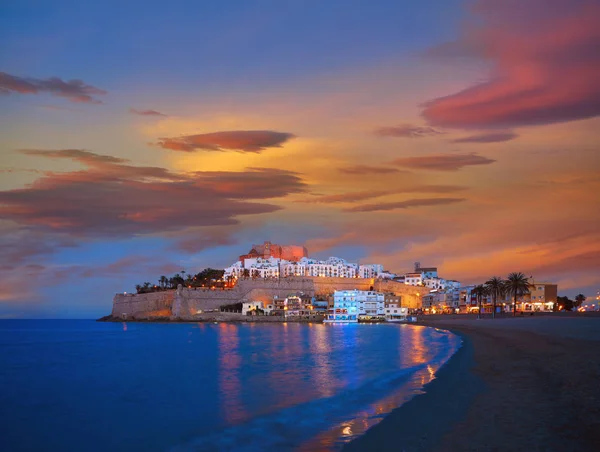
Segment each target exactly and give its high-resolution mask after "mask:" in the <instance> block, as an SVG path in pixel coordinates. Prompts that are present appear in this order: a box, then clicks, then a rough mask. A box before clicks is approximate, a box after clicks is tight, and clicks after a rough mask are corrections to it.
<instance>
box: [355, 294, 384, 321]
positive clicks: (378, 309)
mask: <svg viewBox="0 0 600 452" xmlns="http://www.w3.org/2000/svg"><path fill="white" fill-rule="evenodd" d="M356 299H357V301H358V315H359V317H383V316H384V315H385V303H384V301H385V300H384V295H383V293H381V292H373V291H366V290H358V291H357V294H356Z"/></svg>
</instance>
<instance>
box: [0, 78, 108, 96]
mask: <svg viewBox="0 0 600 452" xmlns="http://www.w3.org/2000/svg"><path fill="white" fill-rule="evenodd" d="M10 93H19V94H40V93H49V94H51V95H52V96H58V97H64V98H66V99H68V100H69V101H71V102H76V103H88V104H101V103H102V102H101V101H100V100H98V99H96V98H95V97H94V96H99V95H104V94H106V91H104V90H102V89H100V88H96V87H95V86H92V85H86V84H85V83H84V82H83V81H82V80H69V81H68V82H67V81H64V80H61V79H60V78H57V77H51V78H48V79H37V78H33V77H18V76H16V75H10V74H7V73H6V72H0V94H10Z"/></svg>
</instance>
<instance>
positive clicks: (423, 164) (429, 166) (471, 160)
mask: <svg viewBox="0 0 600 452" xmlns="http://www.w3.org/2000/svg"><path fill="white" fill-rule="evenodd" d="M495 161H496V160H493V159H490V158H487V157H483V156H481V155H478V154H476V153H474V152H471V153H469V154H458V153H453V154H437V155H427V156H423V157H405V158H399V159H396V160H394V161H392V164H394V165H398V166H403V167H406V168H411V169H422V170H433V171H458V170H459V169H461V168H464V167H465V166H473V165H489V164H491V163H494V162H495Z"/></svg>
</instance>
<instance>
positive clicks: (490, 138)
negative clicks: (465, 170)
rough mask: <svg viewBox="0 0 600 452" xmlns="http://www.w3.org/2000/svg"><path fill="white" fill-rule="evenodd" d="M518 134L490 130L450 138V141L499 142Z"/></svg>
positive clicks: (515, 136)
mask: <svg viewBox="0 0 600 452" xmlns="http://www.w3.org/2000/svg"><path fill="white" fill-rule="evenodd" d="M518 136H519V135H517V134H516V133H514V132H492V133H484V134H481V135H472V136H468V137H463V138H457V139H455V140H452V143H501V142H503V141H510V140H514V139H515V138H517V137H518Z"/></svg>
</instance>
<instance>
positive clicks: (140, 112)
mask: <svg viewBox="0 0 600 452" xmlns="http://www.w3.org/2000/svg"><path fill="white" fill-rule="evenodd" d="M129 113H131V114H134V115H139V116H168V115H166V114H164V113H161V112H160V111H156V110H138V109H136V108H130V109H129Z"/></svg>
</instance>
